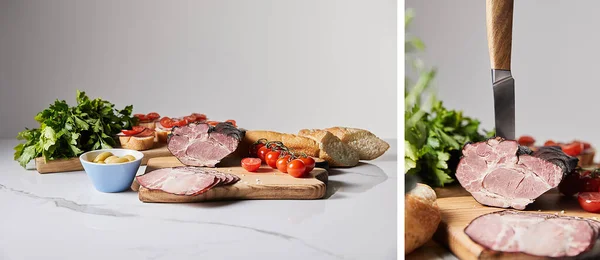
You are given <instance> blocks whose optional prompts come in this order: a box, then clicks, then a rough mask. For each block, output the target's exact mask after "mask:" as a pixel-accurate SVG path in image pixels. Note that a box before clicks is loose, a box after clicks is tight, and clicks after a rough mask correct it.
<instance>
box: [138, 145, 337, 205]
mask: <svg viewBox="0 0 600 260" xmlns="http://www.w3.org/2000/svg"><path fill="white" fill-rule="evenodd" d="M236 162H237V163H236ZM221 164H224V165H239V159H236V158H232V160H231V161H230V162H229V163H228V162H223V163H221ZM176 166H183V164H181V163H180V162H179V160H177V158H175V157H172V156H171V157H159V158H152V159H150V160H149V161H148V165H147V167H146V173H147V172H150V171H153V170H155V169H160V168H167V167H176ZM214 169H215V170H219V171H222V172H225V173H230V174H235V175H237V176H238V177H240V180H239V181H238V182H237V183H235V184H233V185H226V186H219V187H215V188H212V189H210V190H208V191H207V192H205V193H203V194H200V195H196V196H185V195H174V194H169V193H166V192H163V191H157V190H149V189H146V188H144V187H140V185H139V184H138V183H137V181H134V183H133V184H132V187H131V188H132V189H133V190H137V191H138V194H139V199H140V201H143V202H170V203H188V202H202V201H213V200H248V199H255V200H256V199H290V200H309V199H321V198H323V196H325V192H326V190H327V187H326V184H327V179H328V174H327V171H326V170H325V169H321V168H315V169H314V170H313V171H312V172H311V173H310V176H308V177H306V178H294V177H292V176H290V175H288V174H285V173H281V172H279V171H278V170H276V169H271V167H269V166H267V165H263V166H261V168H260V169H259V170H258V171H257V172H254V173H251V172H247V171H246V170H245V169H244V168H242V167H241V166H228V167H218V168H214Z"/></svg>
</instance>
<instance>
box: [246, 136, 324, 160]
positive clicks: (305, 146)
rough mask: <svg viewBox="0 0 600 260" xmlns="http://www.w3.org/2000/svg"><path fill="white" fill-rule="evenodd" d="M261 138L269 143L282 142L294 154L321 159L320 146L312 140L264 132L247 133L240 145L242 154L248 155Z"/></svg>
mask: <svg viewBox="0 0 600 260" xmlns="http://www.w3.org/2000/svg"><path fill="white" fill-rule="evenodd" d="M261 138H265V139H267V140H269V141H280V142H282V143H283V144H284V145H285V146H286V147H287V148H289V149H291V150H293V151H294V152H300V153H305V154H306V155H308V156H312V157H319V150H320V149H319V144H317V142H315V141H314V140H312V139H310V138H307V137H302V136H298V135H293V134H285V133H278V132H274V131H263V130H247V131H246V135H245V136H244V139H243V140H242V143H241V144H240V150H242V149H243V151H241V153H244V154H248V151H249V148H250V146H251V145H252V144H253V143H254V142H256V141H257V140H259V139H261Z"/></svg>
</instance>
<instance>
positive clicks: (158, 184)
mask: <svg viewBox="0 0 600 260" xmlns="http://www.w3.org/2000/svg"><path fill="white" fill-rule="evenodd" d="M136 178H137V181H138V183H139V184H140V185H141V186H143V187H144V188H147V189H150V190H161V191H164V192H167V193H171V194H175V195H186V196H194V195H198V194H202V193H204V192H206V191H208V190H210V189H211V188H213V187H216V186H222V185H230V184H233V183H235V182H237V181H239V177H237V176H235V175H233V174H228V173H223V172H219V171H216V170H211V169H205V168H198V167H185V166H183V167H172V168H162V169H158V170H154V171H151V172H148V173H146V174H144V175H141V176H138V177H136Z"/></svg>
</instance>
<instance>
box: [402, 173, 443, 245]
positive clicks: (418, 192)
mask: <svg viewBox="0 0 600 260" xmlns="http://www.w3.org/2000/svg"><path fill="white" fill-rule="evenodd" d="M436 199H437V196H436V195H435V191H434V190H433V189H432V188H431V187H429V186H427V185H425V184H421V183H417V186H416V187H415V188H414V189H412V190H411V191H410V192H408V193H407V194H406V195H405V196H404V254H405V255H406V254H409V253H410V252H412V251H414V250H415V249H417V248H419V247H420V246H422V245H423V244H425V243H426V242H427V241H429V240H430V239H431V237H433V234H434V233H435V231H436V230H437V227H438V225H439V224H440V221H441V220H442V216H441V213H440V209H439V207H438V205H437V203H436Z"/></svg>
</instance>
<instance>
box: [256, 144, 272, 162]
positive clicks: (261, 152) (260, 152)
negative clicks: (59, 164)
mask: <svg viewBox="0 0 600 260" xmlns="http://www.w3.org/2000/svg"><path fill="white" fill-rule="evenodd" d="M270 151H271V149H269V148H267V147H266V146H263V147H261V148H259V149H258V152H257V153H256V155H258V158H260V160H262V161H263V162H264V161H265V156H266V155H267V153H268V152H270Z"/></svg>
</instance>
